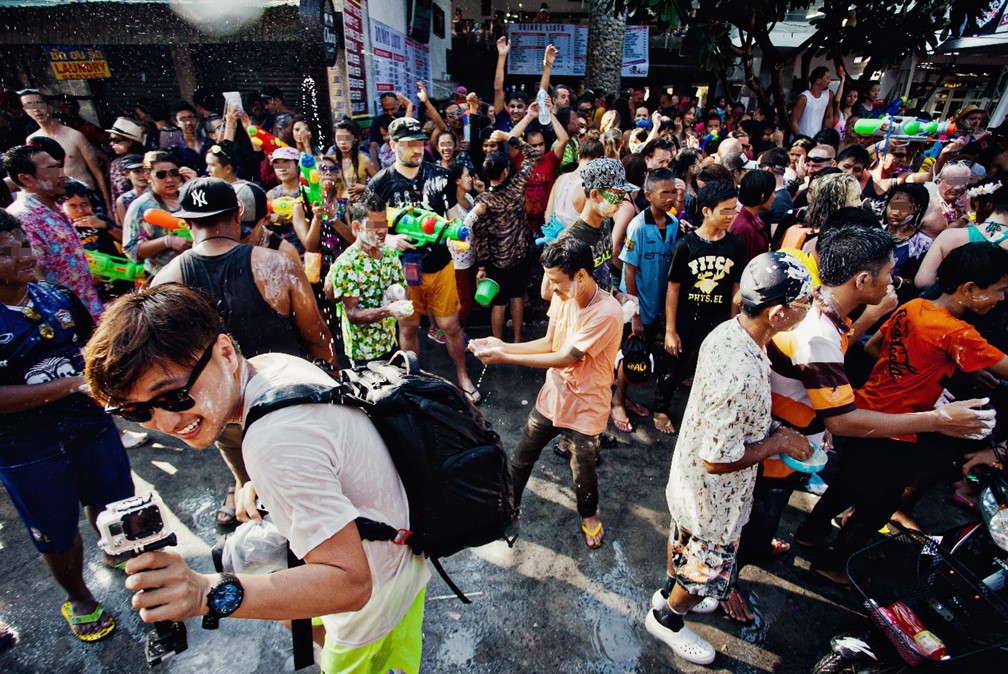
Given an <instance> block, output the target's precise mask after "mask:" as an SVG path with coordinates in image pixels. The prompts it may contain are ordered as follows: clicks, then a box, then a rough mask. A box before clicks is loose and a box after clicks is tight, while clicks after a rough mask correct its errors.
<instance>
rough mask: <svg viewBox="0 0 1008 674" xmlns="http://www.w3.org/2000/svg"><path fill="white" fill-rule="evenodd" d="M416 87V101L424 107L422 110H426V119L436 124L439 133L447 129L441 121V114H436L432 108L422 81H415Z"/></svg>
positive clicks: (435, 110) (435, 109)
mask: <svg viewBox="0 0 1008 674" xmlns="http://www.w3.org/2000/svg"><path fill="white" fill-rule="evenodd" d="M416 86H417V100H418V101H420V103H421V105H423V106H424V109H425V110H427V119H429V120H431V121H432V122H434V123H435V124H437V128H438V129H440V130H441V131H444V130H445V129H447V128H448V125H447V124H445V121H444V119H442V117H441V113H440V112H438V110H437V108H435V107H434V104H433V103H431V102H430V96H428V95H427V87H426V86H425V85H424V83H423V81H421V80H417V83H416Z"/></svg>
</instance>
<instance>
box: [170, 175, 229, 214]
mask: <svg viewBox="0 0 1008 674" xmlns="http://www.w3.org/2000/svg"><path fill="white" fill-rule="evenodd" d="M179 202H180V203H181V204H182V210H180V211H178V212H176V213H175V215H176V216H177V217H180V218H183V219H185V220H198V219H200V218H208V217H210V216H211V215H219V214H220V213H227V212H228V211H237V210H238V197H237V196H235V191H234V190H233V189H232V188H231V185H229V184H228V183H227V182H225V181H223V180H221V179H220V178H196V179H194V180H190V181H189V182H187V183H186V184H185V185H183V186H182V192H181V193H180V195H179Z"/></svg>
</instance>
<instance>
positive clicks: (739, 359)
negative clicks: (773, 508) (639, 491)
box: [665, 319, 770, 545]
mask: <svg viewBox="0 0 1008 674" xmlns="http://www.w3.org/2000/svg"><path fill="white" fill-rule="evenodd" d="M769 430H770V359H769V358H767V355H766V353H765V352H764V350H763V349H761V348H760V347H759V345H758V344H756V342H754V341H753V339H752V337H750V336H749V333H747V332H746V331H745V330H744V329H743V328H742V324H741V323H739V321H738V319H732V320H729V321H725V322H724V323H721V324H720V325H719V326H717V327H716V328H714V330H713V331H712V332H711V333H710V335H708V337H707V339H705V340H704V342H703V345H702V346H701V347H700V356H699V359H698V361H697V368H696V375H694V377H693V388H692V389H691V390H690V396H689V402H687V403H686V411H685V413H684V415H683V420H682V424H681V425H680V427H679V439H678V441H677V442H676V447H675V453H674V454H673V455H672V468H671V470H670V471H669V480H668V485H667V486H666V487H665V498H666V499H667V500H668V506H669V513H671V515H672V520H673V521H674V522H676V523H677V524H678V525H679V527H680V528H681V529H685V530H686V531H689V532H690V533H691V534H693V536H695V537H697V538H699V539H702V540H704V541H706V542H708V543H712V544H715V545H729V544H737V543H738V541H739V537H740V536H741V533H742V526H743V525H744V524H745V523H746V522H747V521H748V520H749V512H750V510H751V508H752V494H753V486H754V485H755V483H756V470H757V466H755V465H753V466H751V467H749V468H745V469H743V470H739V471H735V472H732V473H724V474H722V475H715V474H713V473H708V472H707V470H706V469H705V468H704V461H707V462H710V463H731V462H732V461H738V460H739V459H741V458H742V455H743V454H744V453H745V449H746V447H745V446H746V445H747V444H749V443H753V442H758V441H760V440H763V439H765V438H766V437H767V435H768V433H769Z"/></svg>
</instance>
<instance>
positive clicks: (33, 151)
mask: <svg viewBox="0 0 1008 674" xmlns="http://www.w3.org/2000/svg"><path fill="white" fill-rule="evenodd" d="M43 152H45V150H43V149H42V148H40V147H39V146H37V145H18V146H16V147H12V148H11V149H9V150H7V152H6V153H5V154H4V158H3V167H4V170H5V171H7V175H8V176H10V179H11V180H13V181H14V184H15V185H17V186H18V187H24V183H22V182H21V178H20V177H19V176H21V175H22V174H28V175H30V176H34V175H35V155H37V154H42V153H43Z"/></svg>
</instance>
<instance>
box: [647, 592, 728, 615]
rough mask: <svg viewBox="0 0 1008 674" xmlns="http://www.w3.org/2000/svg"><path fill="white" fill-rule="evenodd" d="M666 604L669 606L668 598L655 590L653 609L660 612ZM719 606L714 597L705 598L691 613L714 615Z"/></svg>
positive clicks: (652, 601)
mask: <svg viewBox="0 0 1008 674" xmlns="http://www.w3.org/2000/svg"><path fill="white" fill-rule="evenodd" d="M666 604H668V597H666V596H665V595H663V594H662V591H661V590H655V593H654V594H653V595H651V608H653V609H654V610H655V611H659V610H661V608H662V607H663V606H665V605H666ZM719 605H720V602H719V601H718V600H717V599H715V598H714V597H704V598H703V600H701V602H700V603H699V604H697V605H696V606H694V607H693V608H691V609H690V613H714V611H716V610H717V608H718V606H719Z"/></svg>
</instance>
